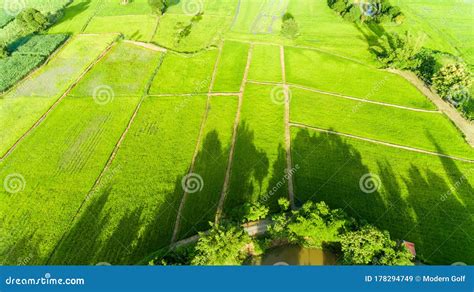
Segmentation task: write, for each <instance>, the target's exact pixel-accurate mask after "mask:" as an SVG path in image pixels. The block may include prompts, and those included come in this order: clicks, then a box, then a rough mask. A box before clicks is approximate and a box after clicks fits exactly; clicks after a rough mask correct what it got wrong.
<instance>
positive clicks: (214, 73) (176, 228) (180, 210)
mask: <svg viewBox="0 0 474 292" xmlns="http://www.w3.org/2000/svg"><path fill="white" fill-rule="evenodd" d="M223 47H224V44H223V43H221V44H220V45H219V53H218V54H217V58H216V62H215V63H214V68H213V71H212V77H211V82H209V89H208V93H207V100H206V108H205V110H204V115H203V117H202V120H201V126H200V128H199V135H198V139H197V141H196V147H195V148H194V153H193V158H192V160H191V165H190V167H189V171H188V176H189V175H190V174H192V173H193V172H194V167H195V164H196V158H197V155H198V153H199V149H200V147H201V141H202V136H203V135H204V128H205V127H206V123H207V117H208V115H209V109H210V107H211V92H212V89H213V87H214V83H215V81H216V76H217V69H218V67H219V63H220V60H221V57H222V51H223ZM188 195H189V193H188V192H187V191H186V190H184V193H183V197H182V198H181V202H180V203H179V208H178V213H177V216H176V220H175V225H174V229H173V236H172V237H171V242H172V243H173V242H175V241H176V238H177V237H178V232H179V228H180V224H181V218H182V213H183V209H184V205H185V204H186V200H187V198H188Z"/></svg>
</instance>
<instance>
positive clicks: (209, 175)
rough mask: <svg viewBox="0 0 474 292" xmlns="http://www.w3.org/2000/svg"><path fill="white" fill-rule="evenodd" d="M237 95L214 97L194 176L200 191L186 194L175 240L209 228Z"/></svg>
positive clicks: (214, 210)
mask: <svg viewBox="0 0 474 292" xmlns="http://www.w3.org/2000/svg"><path fill="white" fill-rule="evenodd" d="M237 102H238V101H237V97H236V96H213V97H212V99H211V106H210V109H209V113H208V116H207V120H206V124H205V128H204V133H203V138H202V142H201V146H200V150H199V153H198V155H197V156H196V162H195V166H194V173H196V174H198V175H199V176H201V178H202V182H203V184H202V189H201V190H197V192H193V193H189V194H188V196H187V199H186V202H185V205H184V208H183V211H182V214H181V215H182V216H181V221H180V228H179V234H178V238H179V239H182V238H187V237H189V236H192V235H194V234H197V232H198V231H205V230H208V229H209V222H213V221H214V218H215V215H216V210H217V205H218V203H219V198H220V195H221V192H222V187H223V185H224V178H225V172H226V167H227V160H228V158H229V151H230V146H231V143H232V131H233V125H234V120H235V114H236V111H237Z"/></svg>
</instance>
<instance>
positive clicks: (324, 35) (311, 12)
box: [288, 0, 376, 65]
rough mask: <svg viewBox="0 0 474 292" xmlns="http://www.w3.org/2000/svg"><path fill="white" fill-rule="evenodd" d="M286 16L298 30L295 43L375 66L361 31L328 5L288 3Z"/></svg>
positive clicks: (310, 0)
mask: <svg viewBox="0 0 474 292" xmlns="http://www.w3.org/2000/svg"><path fill="white" fill-rule="evenodd" d="M351 2H355V1H351ZM288 12H290V13H291V14H292V15H293V16H294V17H295V19H296V21H297V22H298V26H299V28H300V36H299V37H298V43H301V44H304V45H307V46H311V47H315V48H318V49H320V50H324V51H327V52H331V53H334V54H340V55H343V56H347V57H349V58H354V59H356V60H359V61H361V62H364V63H375V62H374V60H373V56H372V54H371V53H370V52H369V45H368V44H367V40H366V39H365V37H364V35H363V34H362V33H361V31H360V29H359V28H358V27H357V26H355V25H354V24H353V23H352V22H350V21H347V20H345V19H343V18H342V17H341V16H340V15H338V14H337V13H335V12H334V10H332V9H331V8H330V7H329V6H328V4H327V1H314V0H291V1H290V3H289V5H288ZM360 27H362V28H363V27H364V26H360ZM374 65H376V64H374Z"/></svg>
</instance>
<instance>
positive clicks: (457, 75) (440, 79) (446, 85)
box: [433, 63, 472, 98]
mask: <svg viewBox="0 0 474 292" xmlns="http://www.w3.org/2000/svg"><path fill="white" fill-rule="evenodd" d="M471 82H472V80H471V73H470V72H469V70H468V69H467V67H466V65H464V64H462V63H454V64H448V65H445V66H444V67H443V68H441V70H439V71H438V72H437V73H436V74H435V75H434V76H433V86H434V88H435V89H436V91H437V92H438V93H439V95H441V97H443V98H447V97H448V95H450V93H452V92H455V91H459V90H460V89H462V88H470V87H471Z"/></svg>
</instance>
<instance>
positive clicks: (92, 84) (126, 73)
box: [70, 43, 162, 98]
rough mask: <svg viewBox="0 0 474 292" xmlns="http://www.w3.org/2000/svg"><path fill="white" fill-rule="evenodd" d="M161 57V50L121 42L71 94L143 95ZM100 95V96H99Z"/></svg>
mask: <svg viewBox="0 0 474 292" xmlns="http://www.w3.org/2000/svg"><path fill="white" fill-rule="evenodd" d="M161 57H162V54H161V53H160V52H156V51H153V50H149V49H146V48H142V47H139V46H136V45H134V44H129V43H119V44H117V45H116V46H115V47H114V48H112V50H111V51H110V52H109V53H108V54H107V56H105V57H104V58H103V59H102V60H101V62H100V63H98V64H97V65H96V66H95V67H94V68H93V69H92V70H91V71H90V72H88V73H87V75H86V76H85V77H84V78H83V79H82V80H81V82H80V83H79V84H78V85H77V86H76V87H75V88H74V89H73V90H72V91H71V94H70V96H100V95H101V92H103V94H105V95H112V96H141V95H143V94H144V93H145V92H144V91H145V85H146V84H147V83H148V82H149V81H150V79H151V78H152V74H153V72H154V70H155V68H156V67H157V66H158V64H159V60H160V58H161ZM99 98H100V97H99Z"/></svg>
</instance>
